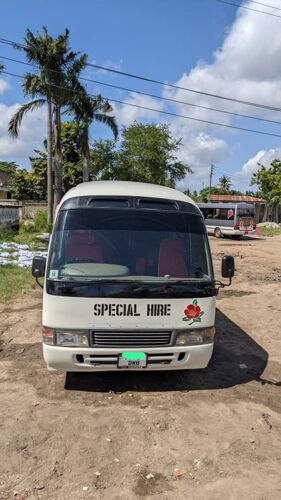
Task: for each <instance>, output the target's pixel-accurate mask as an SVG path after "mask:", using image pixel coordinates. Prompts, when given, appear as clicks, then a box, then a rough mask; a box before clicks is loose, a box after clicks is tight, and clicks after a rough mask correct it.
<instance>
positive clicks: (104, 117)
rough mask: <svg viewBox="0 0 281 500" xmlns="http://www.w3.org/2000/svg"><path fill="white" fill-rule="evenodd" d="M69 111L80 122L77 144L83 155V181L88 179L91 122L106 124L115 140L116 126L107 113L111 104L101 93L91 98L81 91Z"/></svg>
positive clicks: (112, 118) (109, 111)
mask: <svg viewBox="0 0 281 500" xmlns="http://www.w3.org/2000/svg"><path fill="white" fill-rule="evenodd" d="M70 111H72V112H73V113H74V115H75V119H76V122H77V123H79V124H80V133H79V144H80V151H81V154H82V157H83V181H84V182H85V181H88V180H89V160H90V146H89V129H90V125H91V123H92V122H93V121H96V122H100V123H104V124H105V125H107V126H108V127H109V128H110V129H111V130H112V132H113V135H114V138H115V140H116V139H117V136H118V127H117V123H116V120H115V118H114V116H110V115H108V114H107V113H111V112H112V111H113V108H112V106H111V105H110V104H109V102H108V101H106V100H105V99H103V98H102V96H101V95H97V96H96V97H94V98H93V97H91V96H89V95H88V94H87V93H86V92H81V93H80V94H79V96H77V99H76V100H75V101H73V103H72V105H71V106H70Z"/></svg>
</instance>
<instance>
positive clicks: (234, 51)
mask: <svg viewBox="0 0 281 500" xmlns="http://www.w3.org/2000/svg"><path fill="white" fill-rule="evenodd" d="M279 3H280V2H279V0H272V1H271V4H272V5H273V6H277V7H278V6H279ZM245 5H247V2H246V3H245ZM280 53H281V30H280V20H279V19H274V18H272V17H270V16H266V15H258V14H256V13H254V12H251V11H247V10H245V9H238V11H237V17H236V19H235V21H234V23H233V24H232V26H231V27H230V29H229V30H228V32H227V34H226V36H225V39H224V42H223V44H222V46H221V47H220V48H219V49H218V50H217V51H216V52H215V53H214V58H213V62H212V63H210V64H207V63H205V62H204V61H199V62H198V63H197V65H196V66H195V67H194V68H192V69H191V70H190V71H189V72H185V73H184V74H183V75H182V76H181V78H180V79H179V80H178V81H176V82H173V83H175V85H177V86H180V87H185V88H190V89H195V90H200V91H203V92H208V93H212V94H218V95H222V96H229V97H235V98H236V99H240V100H246V101H252V102H259V103H263V104H266V105H269V106H276V107H280V103H281V58H280ZM163 96H165V97H170V98H172V99H176V100H179V101H184V102H189V103H192V104H200V105H203V106H209V107H210V106H211V107H213V108H218V109H222V110H226V111H232V112H236V113H239V112H240V113H243V114H248V115H254V116H260V117H264V118H270V119H275V120H278V119H279V117H280V115H279V114H276V113H275V112H273V111H269V110H263V109H257V108H254V107H249V106H246V105H242V104H238V103H232V102H229V101H224V100H218V99H214V98H211V97H208V96H204V95H200V94H196V93H191V92H186V91H184V90H179V89H172V88H168V87H165V88H164V91H163ZM129 99H130V102H132V103H139V102H141V103H144V104H143V105H150V104H151V106H150V107H154V108H158V109H160V101H156V100H154V99H152V101H151V103H150V98H147V100H146V98H145V97H143V96H142V97H139V96H133V95H131V96H130V98H129ZM126 100H128V99H126ZM147 103H149V104H147ZM161 109H167V108H166V107H165V108H163V103H162V105H161ZM172 111H174V112H176V113H178V114H181V115H187V116H190V117H192V118H198V119H202V120H209V121H217V122H221V123H223V124H232V125H238V126H247V127H250V128H257V129H261V130H262V129H263V128H264V129H265V130H266V129H267V130H269V129H268V127H269V125H265V124H261V123H258V122H256V121H252V122H250V123H249V122H246V125H245V121H242V119H239V118H233V117H232V116H231V115H227V114H223V113H217V112H215V111H210V110H205V109H200V108H196V107H191V106H186V105H184V104H175V105H172ZM117 118H118V119H119V120H120V121H121V123H122V124H125V125H129V124H130V123H131V122H132V121H134V120H146V119H158V121H165V122H168V123H170V125H171V130H172V133H173V134H174V135H175V137H183V148H182V151H181V153H180V155H179V156H180V158H181V159H183V160H184V161H186V162H187V163H190V164H191V166H192V165H194V167H193V169H194V171H195V174H194V175H193V176H188V177H187V179H186V180H185V181H184V182H183V183H181V185H180V186H181V187H182V185H183V184H186V183H187V182H188V183H190V184H192V185H195V186H196V183H197V188H200V187H201V186H202V183H203V182H204V181H205V182H207V178H206V175H207V174H206V169H207V171H208V168H207V166H209V165H210V163H212V162H213V163H217V164H218V163H220V162H221V163H222V164H223V163H224V162H225V161H227V160H229V158H230V156H231V155H232V159H233V158H234V159H235V154H234V152H233V151H232V150H231V148H230V147H229V146H228V145H227V143H226V142H225V141H224V140H222V139H221V138H220V136H219V134H220V133H221V132H222V131H224V132H227V133H228V135H229V136H230V134H231V136H230V137H232V136H233V133H235V132H230V131H229V130H228V129H223V128H220V127H216V126H210V125H207V124H203V123H200V122H193V121H188V120H185V119H182V118H171V117H170V118H169V117H168V116H164V115H158V117H157V115H156V116H155V115H154V114H151V112H146V111H145V110H140V109H137V108H136V109H134V108H132V109H130V108H129V107H127V106H121V108H119V109H118V111H117ZM261 141H262V138H261ZM261 145H262V142H261ZM264 153H266V151H265V152H264ZM258 154H260V156H262V152H260V153H258ZM267 154H269V153H268V152H267ZM254 161H256V160H253V162H254ZM195 165H196V166H195ZM244 167H245V166H244ZM244 167H243V168H242V171H241V172H240V173H239V172H237V173H236V174H235V175H234V177H235V182H236V181H237V184H239V186H240V187H241V186H243V188H248V187H249V186H248V182H249V179H250V177H251V173H249V172H246V170H247V169H246V167H245V168H244ZM247 168H248V169H249V168H250V167H249V166H248V167H247ZM235 187H236V186H235ZM237 187H238V185H237Z"/></svg>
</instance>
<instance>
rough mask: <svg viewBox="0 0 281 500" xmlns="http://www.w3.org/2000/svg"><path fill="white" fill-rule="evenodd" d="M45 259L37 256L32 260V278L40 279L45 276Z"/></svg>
mask: <svg viewBox="0 0 281 500" xmlns="http://www.w3.org/2000/svg"><path fill="white" fill-rule="evenodd" d="M45 267H46V258H45V257H41V256H39V255H37V256H35V257H33V260H32V268H31V272H32V276H34V278H42V277H43V276H45Z"/></svg>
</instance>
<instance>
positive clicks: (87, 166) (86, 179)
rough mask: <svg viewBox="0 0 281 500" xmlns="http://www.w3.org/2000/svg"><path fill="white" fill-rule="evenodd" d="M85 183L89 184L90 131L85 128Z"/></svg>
mask: <svg viewBox="0 0 281 500" xmlns="http://www.w3.org/2000/svg"><path fill="white" fill-rule="evenodd" d="M83 149H84V151H83V182H88V180H89V157H90V152H89V130H88V128H85V131H84V147H83Z"/></svg>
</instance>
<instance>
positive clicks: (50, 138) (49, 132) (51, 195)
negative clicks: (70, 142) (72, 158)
mask: <svg viewBox="0 0 281 500" xmlns="http://www.w3.org/2000/svg"><path fill="white" fill-rule="evenodd" d="M47 151H48V167H47V200H48V224H52V223H53V204H54V191H53V122H52V103H51V100H50V99H48V130H47Z"/></svg>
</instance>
